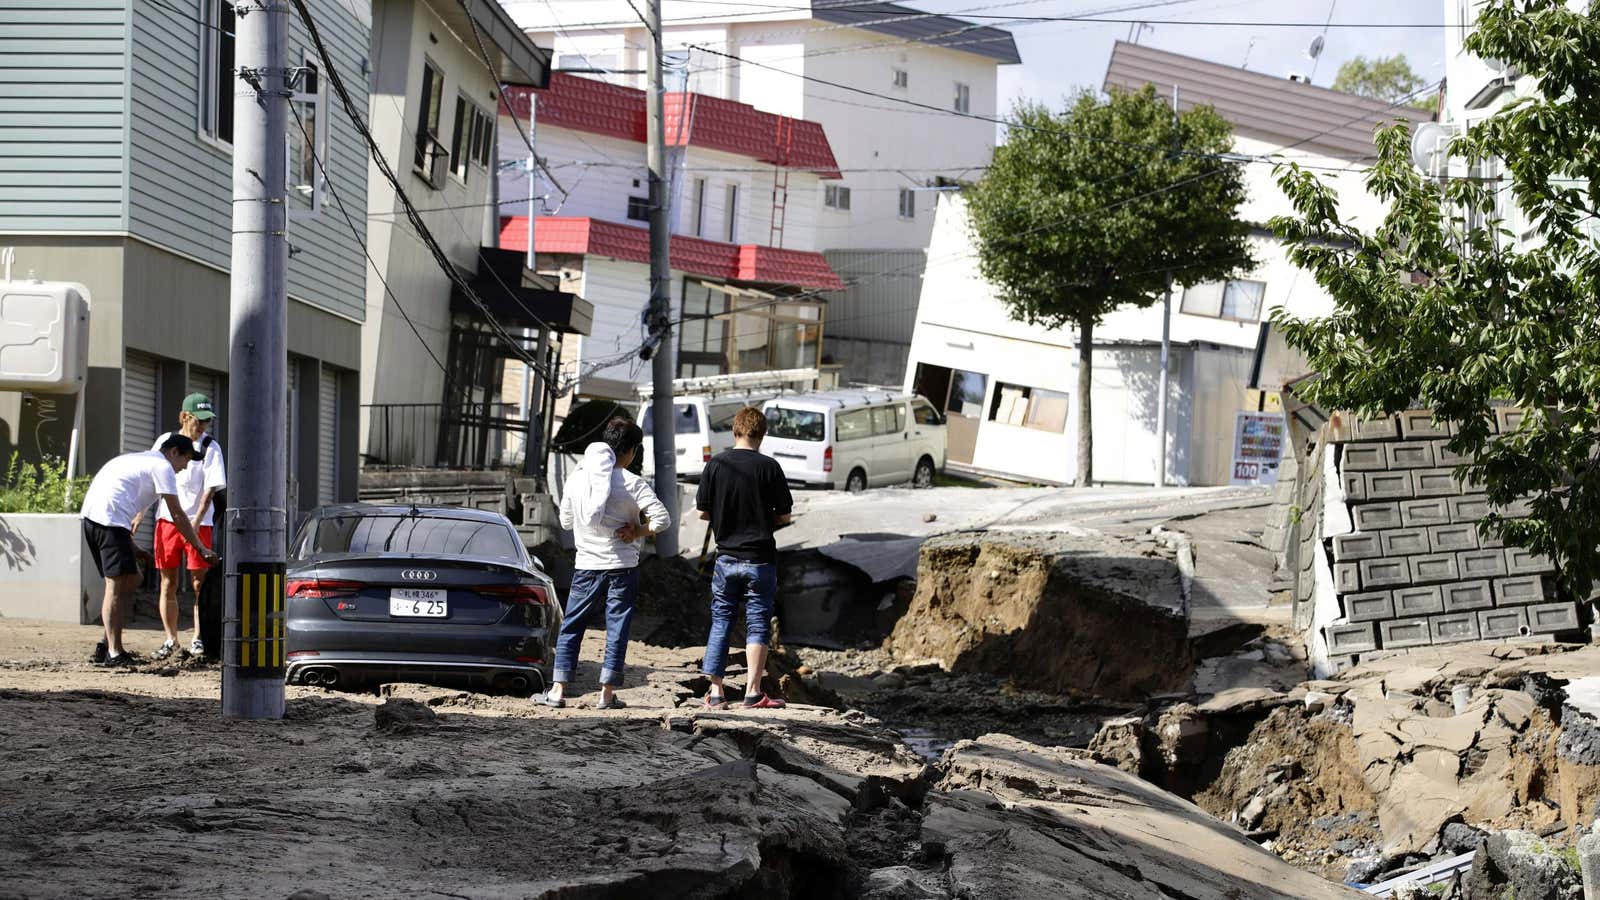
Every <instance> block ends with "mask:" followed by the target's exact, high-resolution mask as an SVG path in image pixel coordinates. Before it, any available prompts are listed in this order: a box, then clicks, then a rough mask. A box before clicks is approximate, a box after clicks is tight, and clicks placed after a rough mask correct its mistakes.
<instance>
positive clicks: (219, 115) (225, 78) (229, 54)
mask: <svg viewBox="0 0 1600 900" xmlns="http://www.w3.org/2000/svg"><path fill="white" fill-rule="evenodd" d="M201 8H202V9H203V10H204V11H205V18H204V21H203V22H202V23H201V25H200V133H201V134H202V135H204V136H205V137H208V138H210V139H212V140H215V141H220V142H222V143H224V144H232V143H233V46H234V41H233V32H234V25H235V19H234V13H233V4H232V3H230V2H228V0H205V2H204V3H202V4H201Z"/></svg>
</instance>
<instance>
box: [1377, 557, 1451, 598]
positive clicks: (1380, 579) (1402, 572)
mask: <svg viewBox="0 0 1600 900" xmlns="http://www.w3.org/2000/svg"><path fill="white" fill-rule="evenodd" d="M1451 562H1455V560H1454V559H1451ZM1356 565H1358V566H1360V567H1361V584H1362V585H1363V586H1364V587H1366V588H1367V589H1368V590H1371V589H1372V588H1380V587H1393V586H1395V585H1405V584H1410V583H1411V581H1412V578H1411V569H1410V567H1408V566H1407V565H1406V561H1405V559H1402V558H1395V559H1363V560H1361V561H1360V562H1359V563H1357V564H1356Z"/></svg>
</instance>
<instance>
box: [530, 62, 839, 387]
mask: <svg viewBox="0 0 1600 900" xmlns="http://www.w3.org/2000/svg"><path fill="white" fill-rule="evenodd" d="M500 111H501V126H500V149H501V153H502V154H503V156H504V157H505V158H506V159H507V160H508V161H510V160H511V159H514V158H515V157H516V156H517V155H518V149H519V148H520V149H521V155H524V156H525V155H526V152H527V148H526V146H525V145H523V144H522V143H521V140H520V138H519V137H516V135H517V129H516V126H515V124H514V123H513V122H512V121H511V119H512V118H513V117H515V118H517V119H518V120H522V121H525V122H531V123H533V124H534V126H535V131H536V133H537V135H538V138H537V146H538V149H539V155H540V157H541V158H542V159H543V160H544V167H543V170H542V171H541V172H540V173H539V174H538V175H537V176H536V178H535V181H534V185H535V186H534V187H533V188H532V191H531V192H532V193H533V194H534V195H535V196H537V197H539V198H540V199H538V200H536V201H535V202H534V213H535V215H534V220H533V221H534V228H533V233H534V250H535V267H536V269H537V270H538V271H539V272H542V273H546V274H548V275H550V276H552V277H554V278H558V279H560V282H561V284H562V285H563V287H564V289H565V290H568V291H571V292H574V293H576V294H578V295H580V296H582V297H583V298H584V299H585V300H586V301H588V302H589V303H590V304H592V305H593V307H594V321H593V327H592V330H591V332H590V333H589V335H588V336H587V337H585V338H582V339H581V341H577V342H569V343H568V345H567V353H566V355H565V357H564V358H563V364H564V366H565V368H566V370H567V372H568V374H569V375H574V374H575V375H576V377H577V385H576V392H577V393H578V394H580V395H583V396H590V397H608V398H630V397H632V395H633V387H634V385H635V384H636V383H639V382H642V381H645V380H648V366H646V365H645V364H644V362H643V361H642V360H641V359H640V358H639V355H638V350H639V348H640V346H641V344H642V343H643V340H644V336H645V332H644V323H643V314H644V311H645V309H646V307H647V306H648V304H649V287H650V278H649V234H648V223H647V219H648V217H649V181H648V173H647V171H646V168H645V94H644V91H642V90H639V89H636V88H632V87H626V86H623V85H613V84H607V83H604V82H601V81H596V80H593V79H586V78H578V77H575V76H572V75H563V74H560V73H557V74H555V75H553V76H552V77H551V81H550V86H549V88H548V89H546V90H538V91H528V90H520V89H518V90H513V91H511V92H509V93H508V96H507V98H506V102H505V103H504V104H502V106H501V110H500ZM665 119H666V134H667V145H668V147H669V153H668V163H669V168H670V170H671V171H672V173H673V177H674V186H673V193H674V195H675V197H676V201H675V202H674V203H673V204H672V207H673V211H674V214H673V216H672V223H671V224H672V233H673V238H672V245H671V260H672V265H673V271H672V277H671V287H670V288H669V291H670V294H671V297H672V305H673V311H674V314H675V317H676V318H678V319H681V320H682V321H681V323H680V324H679V326H678V327H676V328H675V330H674V335H673V336H674V346H673V347H672V348H671V352H674V353H675V354H676V357H677V370H678V373H679V375H680V376H681V377H694V376H700V375H716V374H726V373H733V372H744V371H759V370H764V369H768V368H772V369H789V368H802V367H804V368H809V367H814V366H816V365H817V364H818V363H819V362H820V359H821V340H822V335H823V330H824V321H823V318H824V312H823V311H824V307H825V304H824V302H823V300H822V297H821V296H820V293H821V292H823V291H830V290H837V289H838V288H839V287H841V286H842V285H841V283H840V281H839V279H838V277H837V276H836V275H835V274H834V273H833V270H832V269H831V268H829V266H828V263H827V260H826V259H825V258H824V257H823V256H822V254H821V253H819V252H817V237H816V234H817V198H818V197H819V196H820V185H821V184H822V183H823V181H825V180H827V181H836V180H837V179H838V177H839V175H838V171H837V168H838V167H837V164H836V163H835V161H834V157H833V152H832V149H831V147H830V145H829V142H828V138H827V136H826V135H825V134H824V133H823V130H822V127H821V126H820V125H818V124H817V123H815V122H808V121H805V120H801V119H793V118H789V117H786V116H778V115H774V114H772V113H767V112H762V111H760V110H757V109H756V108H755V107H752V106H749V105H747V104H743V103H738V102H735V101H730V100H726V99H720V98H716V97H708V96H704V95H700V94H693V93H689V94H685V93H681V92H678V93H671V94H668V95H667V97H666V100H665ZM526 170H527V167H526V166H522V167H520V168H519V167H515V166H508V167H507V168H506V171H505V174H504V175H502V178H501V182H500V189H501V196H502V198H503V200H502V205H501V209H502V210H503V211H504V212H507V213H513V215H509V216H506V217H505V218H504V219H503V220H502V226H503V230H502V235H501V238H502V240H501V243H502V246H504V247H506V248H517V249H519V250H522V251H524V252H526V248H527V245H528V235H527V231H528V229H527V222H528V218H527V212H528V209H529V203H528V201H527V200H526V199H522V198H526V197H527V196H528V195H529V193H530V187H529V182H528V180H527V174H526ZM785 297H791V298H793V299H792V300H787V301H786V300H785V299H784V298H785Z"/></svg>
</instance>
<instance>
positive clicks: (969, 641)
mask: <svg viewBox="0 0 1600 900" xmlns="http://www.w3.org/2000/svg"><path fill="white" fill-rule="evenodd" d="M1183 602H1184V601H1183V587H1182V579H1181V576H1180V574H1179V571H1178V567H1177V565H1176V564H1175V563H1174V562H1173V560H1172V559H1171V556H1170V551H1165V550H1164V548H1161V547H1160V545H1158V544H1156V543H1155V542H1154V541H1135V540H1128V539H1122V538H1116V537H1111V536H1107V535H1092V536H1090V535H1071V534H1061V533H1028V532H957V533H953V534H947V535H943V536H940V537H936V538H932V539H929V540H928V541H927V542H926V543H925V544H923V547H922V553H921V557H920V558H919V560H918V565H917V587H916V594H915V596H914V597H913V598H912V600H911V604H910V608H909V609H908V610H907V611H906V613H905V615H904V616H902V617H901V618H900V620H899V622H898V623H896V625H895V629H894V632H893V634H892V635H890V638H889V640H888V641H887V642H886V644H885V649H887V650H889V651H890V652H891V653H892V654H893V655H894V657H895V658H896V659H897V660H899V661H901V662H908V663H915V662H924V661H929V660H932V661H937V662H938V663H939V664H940V665H942V666H943V667H944V668H945V669H947V670H949V671H951V672H953V673H956V674H969V673H990V674H1000V675H1004V676H1005V677H1008V678H1009V679H1010V680H1011V681H1012V682H1014V683H1015V684H1016V685H1017V686H1018V687H1022V688H1032V689H1038V690H1045V691H1053V692H1056V693H1061V694H1068V695H1072V696H1077V697H1099V698H1107V699H1113V700H1128V699H1133V700H1144V699H1145V698H1147V697H1149V696H1150V695H1152V694H1161V693H1166V692H1171V691H1187V689H1188V685H1189V682H1190V680H1191V678H1192V676H1193V669H1194V663H1193V659H1192V657H1191V654H1190V649H1189V640H1188V629H1187V621H1186V618H1185V616H1184V608H1183Z"/></svg>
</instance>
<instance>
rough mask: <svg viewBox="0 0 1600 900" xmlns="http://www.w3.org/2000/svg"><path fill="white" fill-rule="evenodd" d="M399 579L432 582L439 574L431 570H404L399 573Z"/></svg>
mask: <svg viewBox="0 0 1600 900" xmlns="http://www.w3.org/2000/svg"><path fill="white" fill-rule="evenodd" d="M400 577H401V578H404V579H406V580H407V581H434V580H436V579H437V578H438V577H439V573H438V572H435V571H432V570H431V569H406V570H405V571H403V572H401V573H400Z"/></svg>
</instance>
